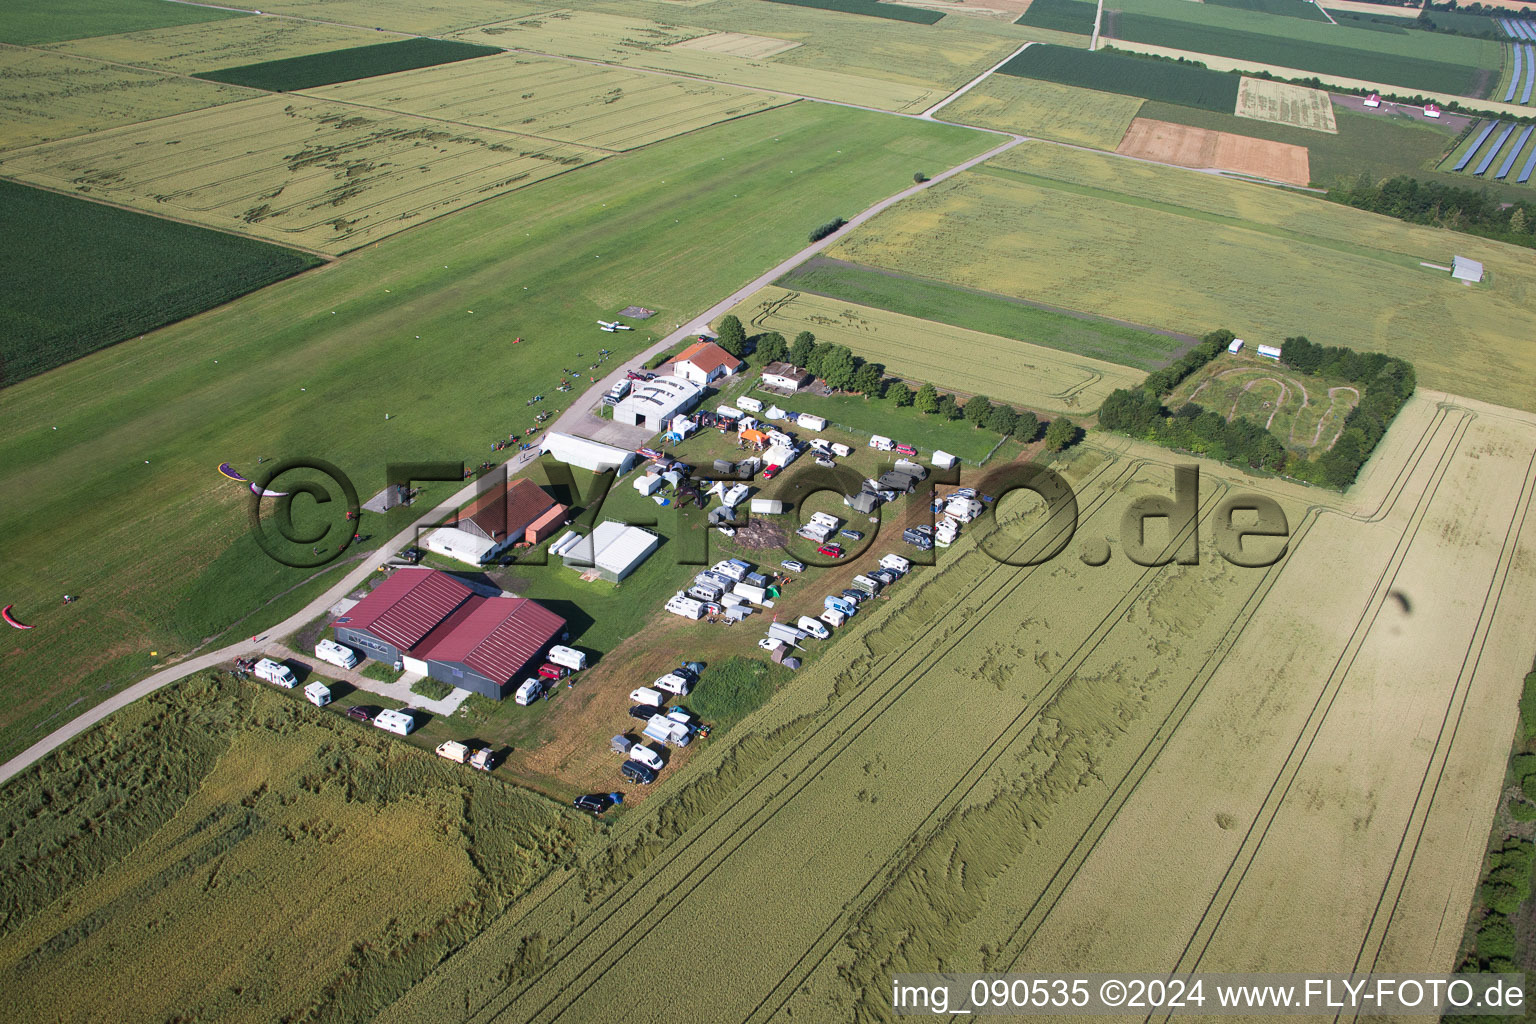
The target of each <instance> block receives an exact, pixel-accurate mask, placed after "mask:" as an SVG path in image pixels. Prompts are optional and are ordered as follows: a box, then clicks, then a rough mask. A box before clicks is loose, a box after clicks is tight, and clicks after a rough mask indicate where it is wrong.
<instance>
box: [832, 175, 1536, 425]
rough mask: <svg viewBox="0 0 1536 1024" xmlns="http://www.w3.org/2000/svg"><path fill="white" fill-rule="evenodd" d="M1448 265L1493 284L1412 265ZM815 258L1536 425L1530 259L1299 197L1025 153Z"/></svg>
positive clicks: (1534, 280)
mask: <svg viewBox="0 0 1536 1024" xmlns="http://www.w3.org/2000/svg"><path fill="white" fill-rule="evenodd" d="M994 165H995V166H994ZM1451 252H1455V253H1460V254H1462V255H1467V256H1470V258H1472V259H1476V260H1480V261H1483V262H1484V263H1485V264H1486V266H1487V267H1488V270H1489V273H1490V275H1491V278H1492V280H1493V281H1494V282H1496V283H1495V284H1494V285H1493V286H1491V287H1488V288H1484V289H1479V290H1474V289H1469V288H1465V287H1462V286H1460V285H1458V284H1455V283H1454V282H1452V281H1451V279H1450V277H1449V275H1447V274H1443V273H1441V272H1438V271H1432V270H1429V269H1427V268H1424V267H1421V266H1419V263H1420V261H1425V260H1427V261H1430V262H1435V261H1438V260H1444V259H1445V254H1447V253H1451ZM827 255H828V256H829V257H832V258H836V259H843V260H848V261H851V262H855V263H861V264H866V265H869V266H873V267H880V268H884V269H899V270H900V271H901V272H903V273H909V274H916V275H920V276H922V277H925V278H932V279H937V280H941V281H946V282H949V283H952V284H957V285H961V286H965V287H970V288H981V289H986V290H991V291H999V292H1002V293H1004V294H1008V295H1014V296H1016V297H1019V298H1025V299H1031V300H1034V301H1039V302H1045V303H1049V304H1051V305H1056V306H1062V307H1066V308H1072V309H1081V310H1088V311H1093V312H1096V313H1099V314H1102V315H1107V316H1114V317H1117V318H1119V319H1123V320H1128V321H1131V322H1133V323H1142V324H1149V325H1152V326H1156V327H1160V328H1164V329H1169V330H1178V331H1183V332H1186V333H1190V334H1195V333H1199V332H1201V331H1203V330H1205V329H1206V328H1208V327H1209V326H1210V325H1212V324H1221V325H1224V326H1226V327H1228V328H1230V329H1231V330H1233V331H1235V332H1237V334H1238V336H1239V337H1243V338H1246V339H1247V340H1248V342H1249V343H1250V344H1259V343H1269V342H1271V341H1275V340H1278V339H1282V338H1285V337H1288V336H1291V335H1297V334H1301V335H1306V336H1307V337H1309V338H1311V339H1312V340H1313V341H1314V342H1318V343H1320V344H1343V345H1349V346H1350V347H1353V348H1356V349H1357V350H1361V351H1380V352H1386V353H1388V354H1390V355H1396V356H1399V357H1401V358H1404V359H1408V360H1410V361H1411V362H1412V363H1413V364H1414V365H1415V366H1416V367H1417V369H1418V375H1419V382H1420V384H1421V385H1423V386H1425V387H1430V388H1439V389H1443V390H1446V391H1450V392H1452V393H1455V394H1460V395H1468V396H1471V397H1474V398H1479V399H1483V400H1485V401H1491V402H1496V403H1498V404H1502V405H1509V406H1514V407H1517V408H1523V409H1536V386H1533V385H1532V384H1531V383H1530V381H1532V380H1533V379H1536V349H1533V348H1532V347H1531V346H1530V345H1529V344H1528V343H1527V340H1526V339H1527V338H1528V334H1529V332H1528V328H1527V326H1526V314H1525V313H1524V312H1523V310H1524V309H1525V308H1526V306H1527V303H1528V302H1529V301H1530V300H1531V297H1532V296H1533V295H1536V270H1533V269H1532V267H1531V265H1530V260H1529V258H1528V254H1527V253H1526V252H1525V251H1524V250H1522V249H1518V248H1516V247H1513V246H1508V245H1502V244H1499V243H1493V242H1487V241H1484V240H1482V239H1479V238H1475V237H1471V236H1466V235H1452V234H1450V233H1449V232H1446V231H1443V230H1440V229H1433V228H1423V227H1417V226H1413V225H1408V224H1404V223H1402V222H1399V221H1395V220H1391V219H1388V218H1385V217H1380V216H1376V215H1372V214H1364V213H1361V212H1359V211H1354V210H1348V209H1341V208H1338V207H1335V206H1333V205H1332V204H1326V203H1320V202H1318V201H1317V200H1315V199H1312V198H1310V197H1306V196H1298V195H1290V194H1286V193H1283V192H1279V191H1276V190H1272V189H1266V188H1262V187H1259V186H1255V185H1249V184H1245V183H1241V182H1229V181H1220V180H1212V179H1211V178H1210V177H1209V176H1206V175H1197V174H1192V173H1190V172H1188V171H1183V170H1179V169H1175V168H1164V167H1157V166H1153V165H1147V164H1128V163H1127V162H1125V161H1123V160H1116V159H1114V158H1112V157H1107V156H1100V155H1097V154H1092V153H1087V152H1083V151H1073V150H1067V149H1063V148H1061V147H1055V146H1039V145H1035V146H1030V145H1026V146H1021V147H1018V148H1016V149H1014V150H1011V151H1009V152H1008V153H1005V154H1003V155H1001V156H1000V157H998V158H997V159H996V160H994V161H992V162H991V163H990V164H988V165H987V169H986V170H981V171H972V172H969V173H967V174H964V175H961V176H959V177H957V178H954V179H951V180H950V181H947V182H945V183H944V184H943V185H941V186H937V187H935V188H933V189H930V190H928V191H927V192H924V193H923V194H922V195H920V196H918V197H915V198H914V199H913V200H911V201H910V202H908V203H903V204H902V205H901V206H899V207H897V208H895V209H894V210H891V211H889V212H887V213H885V214H882V215H881V216H880V217H878V218H876V219H875V220H873V221H871V222H870V223H868V224H866V225H865V226H864V227H862V228H860V229H859V230H858V231H855V232H853V233H852V234H850V235H848V236H847V237H846V238H844V239H843V240H842V241H840V242H839V243H838V244H836V245H834V246H833V247H832V248H831V249H830V250H828V252H827ZM1108 265H1113V266H1114V267H1115V268H1116V272H1115V273H1113V274H1106V273H1105V272H1104V267H1105V266H1108ZM1214 282H1221V283H1222V284H1221V287H1219V288H1217V287H1213V283H1214ZM1297 296H1306V297H1309V300H1308V301H1297V298H1296V297H1297ZM1324 297H1326V300H1325V298H1324Z"/></svg>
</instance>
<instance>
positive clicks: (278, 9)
mask: <svg viewBox="0 0 1536 1024" xmlns="http://www.w3.org/2000/svg"><path fill="white" fill-rule="evenodd" d="M539 6H540V5H539V4H535V3H521V2H518V0H271V3H266V2H263V3H262V5H261V7H262V10H263V11H265V12H266V13H268V14H273V13H276V14H283V15H288V16H290V17H295V18H306V19H312V20H315V21H322V22H331V23H334V24H341V25H358V26H362V27H365V28H370V29H372V28H382V29H385V30H387V31H392V32H409V33H412V34H420V35H446V34H447V33H450V32H455V31H459V30H462V29H467V28H473V27H474V26H476V25H485V24H489V23H490V22H493V21H497V20H499V19H502V18H519V17H522V16H523V15H525V14H531V13H533V12H534V11H536V10H537V9H538V8H539Z"/></svg>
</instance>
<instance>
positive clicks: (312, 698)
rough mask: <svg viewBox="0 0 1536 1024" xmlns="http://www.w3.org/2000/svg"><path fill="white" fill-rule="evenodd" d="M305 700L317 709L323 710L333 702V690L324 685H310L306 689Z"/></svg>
mask: <svg viewBox="0 0 1536 1024" xmlns="http://www.w3.org/2000/svg"><path fill="white" fill-rule="evenodd" d="M304 699H305V700H307V701H309V702H310V703H311V704H313V705H314V706H315V707H317V708H323V707H325V706H326V705H327V704H329V703H330V702H331V688H330V687H329V686H326V685H325V684H324V683H310V684H309V685H308V686H306V687H304Z"/></svg>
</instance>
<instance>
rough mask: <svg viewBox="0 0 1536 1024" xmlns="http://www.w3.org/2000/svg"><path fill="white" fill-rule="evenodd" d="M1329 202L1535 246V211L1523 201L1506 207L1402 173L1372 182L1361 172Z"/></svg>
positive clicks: (1484, 195)
mask: <svg viewBox="0 0 1536 1024" xmlns="http://www.w3.org/2000/svg"><path fill="white" fill-rule="evenodd" d="M1328 198H1329V199H1331V200H1333V201H1334V202H1336V203H1343V204H1345V205H1346V206H1353V207H1354V208H1355V209H1357V210H1369V211H1371V212H1372V213H1384V214H1386V215H1387V216H1388V217H1396V218H1397V219H1398V220H1405V221H1408V222H1409V223H1411V224H1430V225H1434V226H1436V227H1442V228H1449V229H1450V230H1452V231H1463V232H1466V233H1467V234H1471V235H1481V236H1483V237H1484V238H1495V239H1498V240H1499V241H1501V242H1513V243H1514V244H1515V245H1524V246H1527V247H1531V248H1536V234H1533V232H1536V207H1533V206H1531V204H1529V203H1527V202H1525V201H1523V200H1522V201H1520V202H1516V203H1506V202H1504V201H1503V200H1500V199H1497V198H1495V197H1494V196H1492V195H1491V194H1490V193H1489V190H1488V189H1487V188H1480V189H1471V188H1456V187H1455V186H1452V185H1444V184H1441V183H1440V182H1436V181H1419V180H1418V179H1417V178H1411V177H1409V176H1407V175H1405V174H1400V175H1398V176H1397V177H1395V178H1387V179H1386V180H1385V181H1375V180H1373V179H1372V178H1371V176H1370V175H1369V174H1366V173H1363V172H1362V173H1361V174H1360V175H1358V176H1357V177H1355V178H1347V179H1345V180H1344V181H1342V182H1340V183H1339V184H1338V185H1337V186H1335V187H1334V188H1331V189H1329V190H1328Z"/></svg>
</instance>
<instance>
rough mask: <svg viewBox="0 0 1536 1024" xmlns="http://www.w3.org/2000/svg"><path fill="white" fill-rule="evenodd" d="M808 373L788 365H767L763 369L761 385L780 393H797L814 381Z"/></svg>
mask: <svg viewBox="0 0 1536 1024" xmlns="http://www.w3.org/2000/svg"><path fill="white" fill-rule="evenodd" d="M815 379H816V378H815V377H812V376H811V375H810V374H809V373H806V372H805V371H804V370H802V369H800V368H799V367H798V366H791V365H790V364H789V363H769V364H768V365H767V366H765V367H763V383H764V384H765V385H767V386H768V387H770V388H778V389H779V390H781V391H799V390H800V389H801V388H803V387H806V386H807V385H809V384H810V383H811V381H813V380H815Z"/></svg>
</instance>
